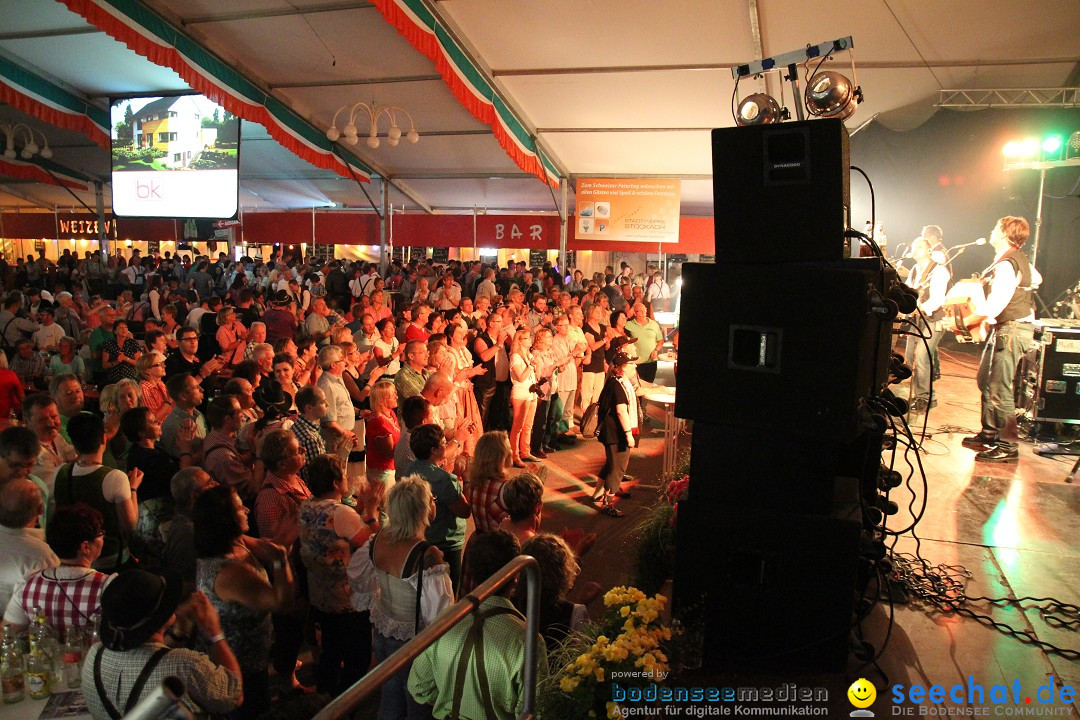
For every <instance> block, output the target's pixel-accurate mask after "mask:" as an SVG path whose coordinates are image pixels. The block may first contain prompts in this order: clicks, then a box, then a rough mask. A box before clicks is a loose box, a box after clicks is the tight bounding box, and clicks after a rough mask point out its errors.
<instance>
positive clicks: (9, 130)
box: [0, 123, 53, 160]
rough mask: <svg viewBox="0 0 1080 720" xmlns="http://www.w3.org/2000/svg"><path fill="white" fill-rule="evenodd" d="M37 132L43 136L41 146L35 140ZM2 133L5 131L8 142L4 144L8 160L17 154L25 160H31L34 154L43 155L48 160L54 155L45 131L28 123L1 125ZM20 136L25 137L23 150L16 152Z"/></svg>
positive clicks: (0, 131) (5, 155)
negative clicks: (16, 143)
mask: <svg viewBox="0 0 1080 720" xmlns="http://www.w3.org/2000/svg"><path fill="white" fill-rule="evenodd" d="M35 132H36V133H37V134H38V135H40V136H41V143H42V144H41V147H38V144H37V142H36V141H35V140H34V133H35ZM0 133H3V134H4V136H5V137H6V138H7V142H6V143H5V146H4V157H5V158H7V159H8V160H14V159H15V157H16V156H17V155H18V156H21V157H22V159H23V160H29V159H30V158H32V157H33V156H34V155H41V157H43V158H45V159H46V160H48V159H49V158H51V157H52V154H53V153H52V150H51V149H50V148H49V139H48V138H47V137H45V133H43V132H41V131H40V130H34V128H32V127H30V126H29V125H27V124H26V123H18V124H16V125H0ZM20 133H21V135H20ZM20 137H22V138H23V146H22V150H21V151H19V152H16V151H15V141H16V140H17V139H18V138H20Z"/></svg>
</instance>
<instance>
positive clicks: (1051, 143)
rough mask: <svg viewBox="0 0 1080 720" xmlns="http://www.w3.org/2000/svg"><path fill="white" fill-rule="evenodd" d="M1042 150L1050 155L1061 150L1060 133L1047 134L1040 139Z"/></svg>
mask: <svg viewBox="0 0 1080 720" xmlns="http://www.w3.org/2000/svg"><path fill="white" fill-rule="evenodd" d="M1042 149H1043V152H1044V153H1046V154H1047V155H1051V154H1053V153H1056V152H1057V151H1059V150H1061V136H1060V135H1047V136H1046V137H1044V138H1043V141H1042Z"/></svg>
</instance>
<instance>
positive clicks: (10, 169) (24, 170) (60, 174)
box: [0, 156, 92, 190]
mask: <svg viewBox="0 0 1080 720" xmlns="http://www.w3.org/2000/svg"><path fill="white" fill-rule="evenodd" d="M0 175H3V176H4V177H13V178H19V179H20V180H33V181H34V182H39V183H48V184H49V185H58V186H60V187H66V188H71V189H72V190H90V186H91V182H92V181H91V180H90V178H88V177H86V176H85V175H83V174H81V173H77V172H75V171H74V170H69V169H68V168H66V167H64V166H62V165H58V164H56V163H54V162H51V161H49V160H46V159H44V158H41V157H34V158H31V159H30V160H23V159H22V158H14V159H8V158H5V157H3V156H0Z"/></svg>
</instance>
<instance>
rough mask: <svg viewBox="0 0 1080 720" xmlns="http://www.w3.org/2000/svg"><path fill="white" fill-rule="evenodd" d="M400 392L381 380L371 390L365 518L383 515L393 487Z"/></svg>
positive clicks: (399, 436) (399, 427)
mask: <svg viewBox="0 0 1080 720" xmlns="http://www.w3.org/2000/svg"><path fill="white" fill-rule="evenodd" d="M397 406H398V397H397V388H396V387H394V383H393V382H392V381H390V380H380V381H379V382H377V383H375V386H374V387H372V388H371V417H370V418H368V420H367V422H366V428H365V432H366V435H367V485H368V497H367V498H366V499H365V503H364V517H367V518H370V517H375V514H376V513H377V512H378V513H379V514H380V515H382V514H383V501H384V500H385V498H386V493H387V491H388V490H389V489H390V488H391V487H393V486H394V447H395V446H396V445H397V442H398V440H399V439H401V426H400V425H399V424H398V417H397Z"/></svg>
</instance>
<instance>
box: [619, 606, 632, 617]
mask: <svg viewBox="0 0 1080 720" xmlns="http://www.w3.org/2000/svg"><path fill="white" fill-rule="evenodd" d="M619 614H620V615H622V616H623V617H626V616H627V615H629V614H630V606H629V605H623V606H622V609H621V610H619Z"/></svg>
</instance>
